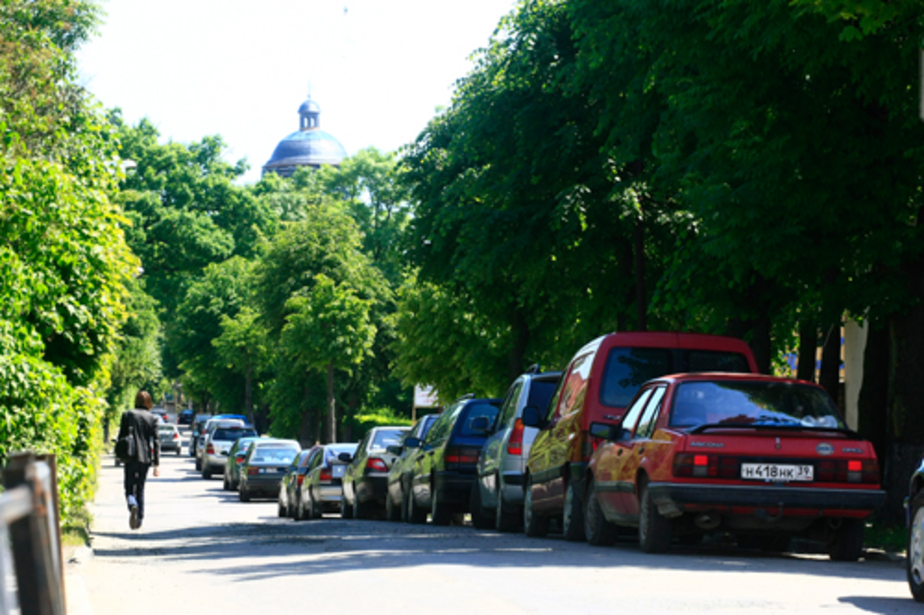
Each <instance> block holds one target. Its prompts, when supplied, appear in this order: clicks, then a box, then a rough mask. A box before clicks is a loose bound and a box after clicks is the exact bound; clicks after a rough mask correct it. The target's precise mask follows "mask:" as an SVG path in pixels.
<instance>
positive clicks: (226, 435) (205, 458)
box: [202, 421, 257, 480]
mask: <svg viewBox="0 0 924 615" xmlns="http://www.w3.org/2000/svg"><path fill="white" fill-rule="evenodd" d="M256 435H257V432H256V430H254V428H253V427H248V426H245V425H244V424H243V423H242V422H241V421H220V422H218V423H216V424H215V425H213V426H212V427H211V428H210V429H209V431H208V432H207V434H206V436H205V438H203V440H205V444H204V450H203V451H202V478H204V479H206V480H208V479H210V478H212V474H213V473H218V472H221V473H224V471H225V464H227V463H228V451H230V450H231V446H232V445H233V444H234V443H235V442H236V441H237V440H238V439H240V438H252V437H254V436H256Z"/></svg>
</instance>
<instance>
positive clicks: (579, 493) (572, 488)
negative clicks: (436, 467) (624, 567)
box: [522, 331, 757, 540]
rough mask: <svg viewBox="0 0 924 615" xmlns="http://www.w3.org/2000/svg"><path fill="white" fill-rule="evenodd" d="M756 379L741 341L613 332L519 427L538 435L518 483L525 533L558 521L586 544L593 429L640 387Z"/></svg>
mask: <svg viewBox="0 0 924 615" xmlns="http://www.w3.org/2000/svg"><path fill="white" fill-rule="evenodd" d="M717 371H721V372H743V373H747V372H752V373H753V372H757V363H756V361H755V360H754V355H753V354H752V353H751V349H750V348H749V347H748V345H747V344H745V343H744V342H743V341H741V340H739V339H735V338H730V337H724V336H720V335H703V334H699V333H676V332H666V331H660V332H657V331H631V332H623V333H610V334H609V335H604V336H603V337H599V338H597V339H595V340H593V341H592V342H590V343H588V344H586V345H585V346H584V347H583V348H581V349H580V350H579V351H578V352H577V354H575V355H574V358H573V359H571V362H570V363H569V364H568V367H567V369H565V371H564V372H563V373H562V377H561V380H560V381H559V383H558V388H557V389H556V391H555V394H554V395H553V396H552V400H551V401H550V403H549V407H548V408H536V407H535V406H527V407H525V408H524V409H523V416H522V420H523V425H525V426H527V427H537V428H539V433H538V434H537V435H536V438H535V440H533V444H532V446H531V447H530V451H529V460H528V461H527V462H526V472H525V474H524V476H523V485H524V491H523V529H524V531H525V532H526V534H527V535H528V536H543V535H545V534H546V532H547V531H548V528H549V521H550V520H551V519H554V518H557V519H560V520H561V529H562V532H563V533H564V535H565V538H566V539H568V540H584V521H583V511H582V504H583V502H584V497H583V495H584V492H585V485H584V480H583V479H584V476H585V475H586V473H587V463H588V462H589V461H590V456H591V455H592V454H593V452H594V449H595V448H596V447H597V446H598V445H599V444H600V439H599V438H596V437H594V436H593V434H591V433H590V425H591V424H592V423H608V424H611V425H618V424H619V423H620V421H622V417H623V415H624V414H625V411H626V406H628V405H629V402H631V401H632V399H633V398H634V397H635V394H636V393H637V392H638V390H639V387H641V386H642V385H643V384H644V383H645V382H647V381H648V380H651V379H652V378H660V377H661V376H664V375H666V374H676V373H678V372H717Z"/></svg>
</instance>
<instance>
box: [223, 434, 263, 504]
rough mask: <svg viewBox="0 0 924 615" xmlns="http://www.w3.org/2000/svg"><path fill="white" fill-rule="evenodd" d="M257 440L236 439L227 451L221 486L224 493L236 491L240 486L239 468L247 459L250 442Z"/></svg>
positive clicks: (252, 438) (255, 437) (253, 437)
mask: <svg viewBox="0 0 924 615" xmlns="http://www.w3.org/2000/svg"><path fill="white" fill-rule="evenodd" d="M259 439H260V437H259V436H248V437H246V438H238V439H237V440H235V441H234V444H232V445H231V448H229V449H228V462H227V463H226V464H225V471H224V481H223V485H222V487H223V488H224V490H225V491H237V489H238V486H239V485H240V484H241V466H242V465H243V464H244V458H245V457H247V448H248V447H249V446H250V443H251V442H253V441H254V440H259Z"/></svg>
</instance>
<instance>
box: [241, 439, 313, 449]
mask: <svg viewBox="0 0 924 615" xmlns="http://www.w3.org/2000/svg"><path fill="white" fill-rule="evenodd" d="M270 444H272V445H274V446H279V445H280V444H291V445H292V446H297V447H298V448H299V450H301V447H302V445H301V444H299V443H298V440H284V439H282V438H260V439H257V440H254V442H253V445H254V447H255V448H260V447H262V446H266V445H270Z"/></svg>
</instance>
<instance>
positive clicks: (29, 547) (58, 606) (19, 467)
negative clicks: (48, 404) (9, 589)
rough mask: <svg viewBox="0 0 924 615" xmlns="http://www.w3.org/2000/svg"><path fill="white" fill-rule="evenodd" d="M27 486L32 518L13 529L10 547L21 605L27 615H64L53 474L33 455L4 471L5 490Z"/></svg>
mask: <svg viewBox="0 0 924 615" xmlns="http://www.w3.org/2000/svg"><path fill="white" fill-rule="evenodd" d="M19 485H27V486H28V487H29V488H30V489H31V491H32V507H33V512H32V514H29V515H26V516H24V517H22V518H21V519H18V520H16V521H14V522H12V523H11V524H10V526H9V532H10V547H11V550H12V552H13V563H14V567H15V568H16V581H17V584H18V586H19V605H20V609H21V610H22V613H24V614H25V615H32V614H35V615H64V613H65V604H64V594H63V592H62V587H63V585H62V583H61V581H60V579H61V577H62V576H63V569H62V563H61V557H60V553H61V550H60V542H59V540H60V539H59V537H58V531H57V530H58V526H57V517H56V515H57V512H56V511H55V510H54V509H53V508H54V506H55V503H54V502H55V500H54V495H53V494H52V492H51V489H52V478H51V470H50V468H49V467H48V464H47V463H45V462H36V460H35V456H34V455H32V454H31V453H22V454H17V455H13V456H11V457H10V459H9V462H8V463H7V466H6V467H5V468H4V469H3V486H4V487H5V488H6V489H8V490H9V489H12V488H14V487H17V486H19Z"/></svg>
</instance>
